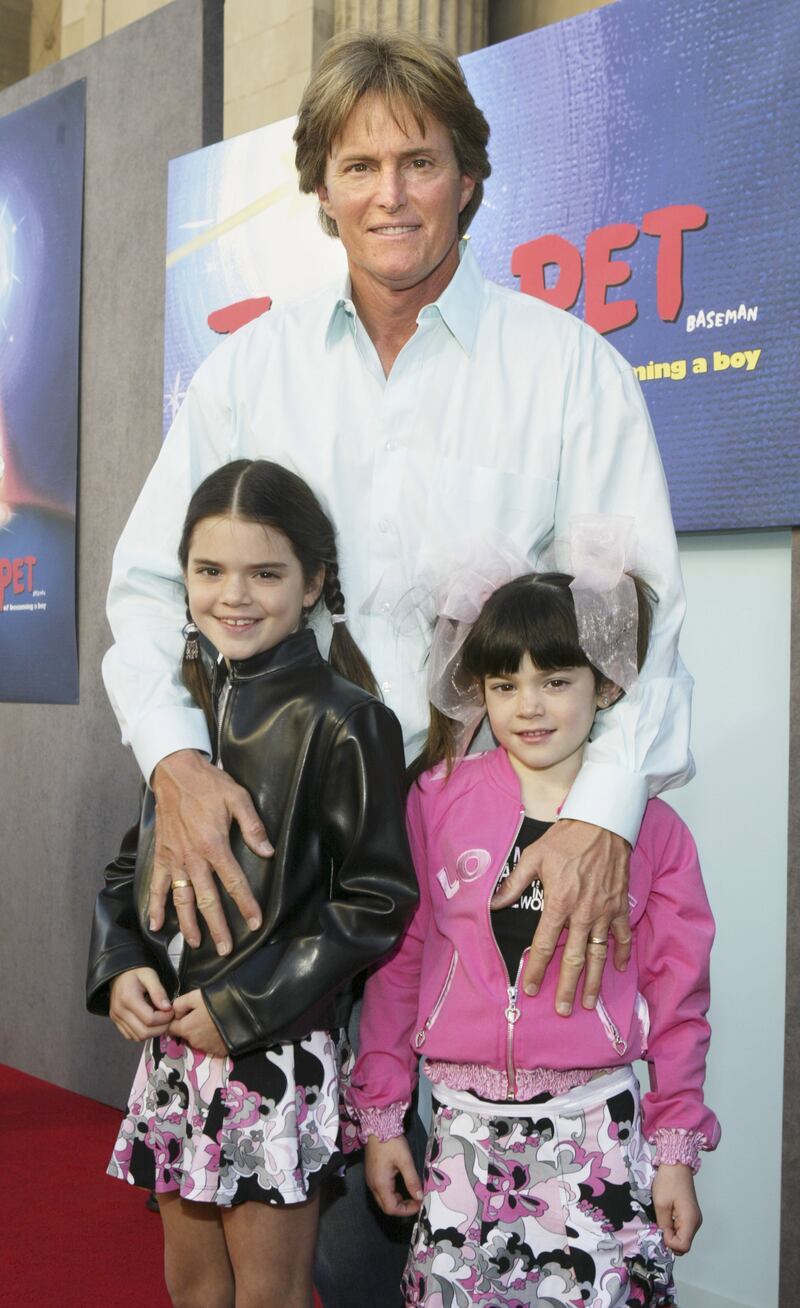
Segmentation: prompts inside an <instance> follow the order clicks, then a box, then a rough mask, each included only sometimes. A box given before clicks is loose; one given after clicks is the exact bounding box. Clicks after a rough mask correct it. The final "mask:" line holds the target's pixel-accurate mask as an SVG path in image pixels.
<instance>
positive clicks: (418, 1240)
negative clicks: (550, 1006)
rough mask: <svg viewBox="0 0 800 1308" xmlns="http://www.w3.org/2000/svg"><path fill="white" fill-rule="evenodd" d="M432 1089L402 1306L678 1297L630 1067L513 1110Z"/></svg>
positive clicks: (649, 1302) (615, 1305)
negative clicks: (433, 1105) (483, 1107)
mask: <svg viewBox="0 0 800 1308" xmlns="http://www.w3.org/2000/svg"><path fill="white" fill-rule="evenodd" d="M436 1089H437V1095H438V1093H439V1091H440V1090H441V1091H442V1097H443V1098H444V1099H448V1098H449V1099H450V1103H449V1104H448V1103H443V1104H439V1105H438V1107H437V1109H436V1112H435V1115H434V1119H433V1125H432V1128H431V1135H430V1139H429V1142H428V1152H427V1155H426V1159H425V1170H424V1175H423V1190H424V1200H423V1204H422V1208H421V1210H420V1213H419V1215H418V1218H417V1223H416V1226H415V1228H414V1234H413V1238H412V1243H411V1251H410V1253H409V1258H408V1263H407V1265H406V1270H405V1273H404V1277H403V1290H404V1293H405V1303H406V1308H411V1306H412V1305H425V1308H528V1306H529V1305H534V1304H542V1305H544V1304H546V1305H548V1308H551V1306H553V1305H564V1306H565V1308H566V1306H567V1305H569V1308H574V1306H575V1305H580V1306H581V1308H582V1306H583V1305H585V1306H586V1308H623V1306H625V1308H633V1306H634V1305H635V1306H636V1308H662V1305H671V1304H674V1303H675V1291H674V1285H673V1281H672V1262H673V1259H672V1255H671V1254H670V1253H669V1251H668V1250H667V1248H666V1246H665V1244H664V1240H663V1236H662V1233H661V1231H660V1230H659V1228H658V1226H657V1224H656V1220H655V1213H654V1210H653V1207H652V1200H651V1194H650V1188H651V1184H652V1177H653V1166H652V1162H651V1151H650V1146H649V1145H648V1144H647V1143H646V1142H645V1141H644V1139H643V1137H642V1130H641V1119H640V1110H639V1093H638V1090H639V1088H638V1085H637V1083H636V1079H635V1077H634V1076H633V1073H632V1072H631V1071H630V1069H629V1068H624V1069H620V1071H618V1072H614V1073H611V1074H610V1075H608V1076H604V1077H602V1078H598V1080H596V1081H592V1082H590V1083H589V1084H588V1085H585V1086H581V1087H579V1088H578V1089H576V1090H572V1091H570V1092H569V1093H568V1094H564V1095H560V1096H558V1097H557V1098H556V1097H551V1098H547V1097H545V1096H541V1101H536V1102H533V1103H530V1104H525V1105H521V1104H520V1105H517V1104H515V1105H513V1109H514V1111H513V1112H509V1114H508V1116H496V1115H495V1116H489V1115H488V1114H484V1113H482V1112H480V1110H479V1109H477V1110H475V1109H473V1107H472V1106H470V1107H468V1108H464V1107H459V1106H453V1105H454V1103H456V1104H457V1102H458V1100H459V1099H460V1098H461V1096H459V1095H458V1093H456V1094H455V1095H453V1094H451V1093H449V1092H447V1090H446V1089H445V1088H444V1087H437V1088H436ZM510 1107H511V1106H510ZM520 1109H522V1113H521V1114H520V1113H519V1111H518V1110H520ZM490 1112H492V1113H496V1106H494V1105H492V1107H491V1109H490Z"/></svg>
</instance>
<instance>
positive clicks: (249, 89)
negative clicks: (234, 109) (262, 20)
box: [225, 9, 312, 100]
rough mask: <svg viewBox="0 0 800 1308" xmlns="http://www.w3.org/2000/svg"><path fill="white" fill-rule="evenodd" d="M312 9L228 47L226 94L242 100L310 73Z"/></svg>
mask: <svg viewBox="0 0 800 1308" xmlns="http://www.w3.org/2000/svg"><path fill="white" fill-rule="evenodd" d="M311 48H312V16H311V10H310V9H306V10H305V11H304V12H302V13H299V14H295V15H294V16H293V17H291V18H289V19H287V20H286V22H285V23H279V24H278V25H277V26H276V27H270V28H267V29H266V30H265V31H263V32H257V33H255V34H254V35H253V36H251V37H250V38H249V39H248V40H244V41H238V42H237V43H236V44H235V45H231V44H228V45H227V47H226V50H225V97H226V99H228V100H240V99H243V98H244V97H245V96H251V95H253V94H255V93H256V92H258V91H262V90H264V89H265V88H267V87H272V86H275V85H276V84H277V83H279V82H282V81H284V80H286V79H287V78H290V77H294V76H295V75H296V74H297V73H303V74H305V75H306V76H307V73H308V69H309V67H310V62H311Z"/></svg>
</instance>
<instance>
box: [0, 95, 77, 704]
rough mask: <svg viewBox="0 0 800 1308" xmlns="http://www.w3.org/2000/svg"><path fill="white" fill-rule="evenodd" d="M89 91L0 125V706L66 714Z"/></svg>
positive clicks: (71, 670) (54, 98)
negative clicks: (51, 708)
mask: <svg viewBox="0 0 800 1308" xmlns="http://www.w3.org/2000/svg"><path fill="white" fill-rule="evenodd" d="M84 123H85V83H84V82H82V81H81V82H76V83H74V84H73V85H71V86H68V87H66V88H65V89H64V90H62V91H58V92H56V93H55V94H53V95H50V96H47V97H45V98H44V99H42V100H39V101H37V102H36V103H35V104H33V105H30V106H28V107H27V108H24V109H20V110H18V111H17V112H15V113H13V114H8V115H6V116H5V117H4V118H2V119H0V458H1V459H2V465H0V471H2V477H0V700H6V701H24V702H29V703H58V704H74V703H77V700H78V663H77V644H76V629H75V508H76V489H77V448H78V363H79V327H80V275H81V239H82V224H83V159H84Z"/></svg>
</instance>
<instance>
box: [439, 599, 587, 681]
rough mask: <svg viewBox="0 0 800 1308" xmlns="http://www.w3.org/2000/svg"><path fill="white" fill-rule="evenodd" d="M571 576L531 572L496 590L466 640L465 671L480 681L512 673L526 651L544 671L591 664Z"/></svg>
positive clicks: (464, 653)
mask: <svg viewBox="0 0 800 1308" xmlns="http://www.w3.org/2000/svg"><path fill="white" fill-rule="evenodd" d="M570 580H571V578H570V577H567V576H564V575H562V574H560V573H551V574H545V575H539V576H533V575H530V576H526V577H517V578H516V579H515V580H514V581H511V582H509V583H508V584H507V585H505V586H501V588H500V589H499V590H497V591H495V593H494V594H493V595H492V596H491V597H490V598H489V599H488V600H487V602H486V604H485V605H484V607H483V610H482V612H481V615H480V617H479V618H478V620H477V622H476V623H475V625H474V627H473V628H472V631H471V632H470V634H469V636H468V637H467V640H466V641H465V643H464V652H463V667H464V670H465V672H467V674H468V675H469V676H471V677H475V678H476V679H477V680H482V679H483V678H484V677H498V676H510V675H512V674H513V673H515V672H516V671H517V669H518V668H519V665H520V663H521V662H522V660H523V658H524V657H525V655H526V654H529V655H530V657H531V661H532V662H533V663H534V664H535V666H536V667H537V668H539V669H540V670H541V671H542V672H552V671H555V670H556V669H559V668H577V667H590V666H591V665H590V663H589V660H588V659H587V657H586V655H585V654H584V652H583V650H582V649H581V647H580V645H579V644H578V628H577V624H576V621H575V607H574V604H573V600H572V593H571V591H570V590H569V582H570Z"/></svg>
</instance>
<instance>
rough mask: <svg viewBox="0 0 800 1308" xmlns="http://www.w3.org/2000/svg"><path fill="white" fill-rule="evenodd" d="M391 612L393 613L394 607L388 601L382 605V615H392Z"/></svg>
mask: <svg viewBox="0 0 800 1308" xmlns="http://www.w3.org/2000/svg"><path fill="white" fill-rule="evenodd" d="M391 611H392V606H391V604H390V603H389V601H388V600H386V601H385V603H383V604H381V612H382V613H391Z"/></svg>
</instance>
